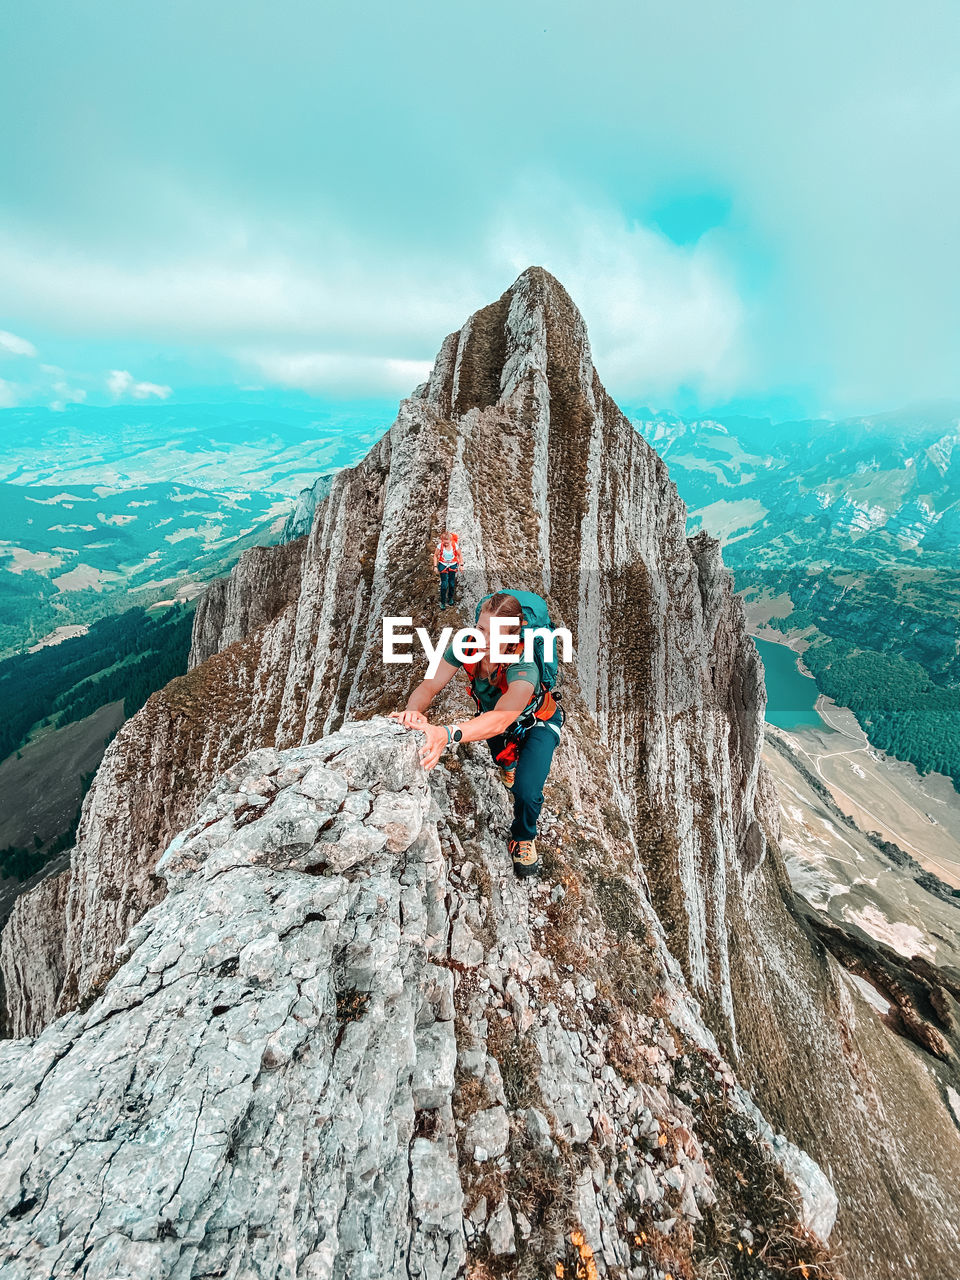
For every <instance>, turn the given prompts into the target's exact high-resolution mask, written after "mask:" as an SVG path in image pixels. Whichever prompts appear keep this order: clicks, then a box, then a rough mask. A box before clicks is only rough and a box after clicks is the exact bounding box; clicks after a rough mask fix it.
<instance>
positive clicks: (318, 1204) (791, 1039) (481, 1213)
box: [0, 268, 960, 1280]
mask: <svg viewBox="0 0 960 1280" xmlns="http://www.w3.org/2000/svg"><path fill="white" fill-rule="evenodd" d="M316 497H317V498H318V501H317V502H316V507H315V511H314V512H313V516H312V523H311V525H310V530H309V533H308V534H306V535H305V536H304V537H301V538H298V539H295V540H294V541H292V542H289V543H287V544H285V545H282V546H279V547H273V548H263V549H255V550H254V551H252V552H249V553H246V554H245V555H244V557H243V558H242V559H241V561H240V563H239V564H238V566H237V568H236V569H235V570H234V572H233V573H232V574H231V576H230V578H229V579H228V580H226V581H225V582H223V583H220V584H215V585H214V586H213V587H211V589H210V590H209V591H208V592H207V593H206V595H205V596H204V598H203V599H202V600H201V602H200V604H199V606H198V610H197V616H196V622H195V627H194V637H193V648H192V654H191V670H190V671H189V673H188V674H187V675H186V676H185V677H182V678H181V679H179V680H175V681H173V682H172V683H171V684H170V685H168V686H167V688H166V689H164V690H162V691H161V692H160V693H158V694H156V695H154V696H153V697H152V698H151V699H150V700H149V701H148V703H147V704H146V706H145V707H144V708H143V709H142V710H141V711H140V712H139V713H138V714H137V715H136V716H134V717H133V718H132V719H131V720H130V721H128V722H127V723H126V724H125V725H124V726H123V728H122V729H121V731H120V733H119V734H118V735H117V737H116V738H115V739H114V741H113V743H112V744H111V746H110V747H109V749H108V751H107V754H106V755H105V757H104V761H103V764H102V765H101V768H100V771H99V773H98V776H97V779H96V780H95V783H94V786H93V788H92V789H91V792H90V794H89V796H88V798H87V801H86V804H85V806H84V812H83V816H82V820H81V824H80V829H79V831H78V839H77V847H76V849H75V850H74V853H73V856H72V861H71V866H70V869H69V871H68V872H65V873H63V875H62V876H60V877H57V878H56V879H51V880H48V881H46V882H44V883H43V884H41V885H40V886H39V887H38V889H36V890H34V891H33V892H32V893H30V894H28V895H26V896H25V897H24V898H22V899H21V900H20V901H19V902H18V904H17V907H16V909H15V911H14V914H13V916H12V917H11V920H10V922H9V924H8V926H7V927H6V929H5V930H4V933H3V936H2V939H0V965H2V971H3V977H4V983H5V986H6V992H7V1002H8V1010H9V1019H10V1024H11V1029H12V1030H13V1031H14V1033H15V1034H17V1035H19V1036H24V1037H32V1036H37V1035H38V1033H39V1038H38V1039H36V1040H30V1039H21V1040H18V1041H15V1042H12V1043H10V1044H7V1045H5V1046H3V1050H4V1052H3V1058H2V1061H0V1086H2V1088H3V1090H4V1092H3V1095H2V1099H3V1103H2V1105H3V1107H4V1112H3V1118H4V1121H6V1124H5V1127H3V1128H2V1129H0V1144H2V1145H0V1151H2V1156H3V1168H4V1182H3V1183H2V1184H0V1186H2V1193H3V1199H2V1203H0V1210H2V1211H3V1212H5V1213H6V1215H7V1216H6V1217H5V1218H4V1219H3V1220H2V1222H0V1245H2V1246H3V1247H4V1248H6V1249H7V1250H8V1253H7V1258H8V1265H10V1266H16V1267H18V1268H19V1272H14V1273H12V1274H19V1275H23V1276H30V1277H33V1276H40V1275H41V1274H42V1275H44V1276H45V1275H47V1274H51V1273H52V1274H66V1273H68V1272H69V1273H71V1274H81V1275H89V1276H117V1275H120V1274H124V1273H125V1272H124V1268H126V1269H128V1270H130V1271H133V1270H136V1271H138V1272H140V1271H142V1272H143V1273H144V1274H146V1275H151V1276H152V1275H157V1276H167V1275H177V1276H189V1275H195V1276H200V1275H210V1274H226V1275H234V1276H244V1277H247V1276H249V1277H251V1278H252V1277H253V1276H254V1275H256V1276H273V1275H277V1276H279V1275H284V1274H300V1275H304V1276H311V1277H314V1276H317V1277H319V1276H328V1275H329V1276H345V1275H350V1276H353V1275H369V1276H374V1275H388V1274H399V1275H404V1274H406V1275H411V1276H414V1275H417V1276H431V1277H433V1276H438V1277H439V1276H446V1275H456V1274H461V1273H467V1274H470V1275H471V1277H472V1280H486V1277H488V1276H491V1275H524V1276H527V1275H529V1276H534V1275H535V1276H540V1275H543V1274H545V1273H552V1274H560V1273H559V1272H557V1271H556V1268H557V1267H560V1268H562V1269H563V1274H565V1275H575V1274H578V1272H577V1268H580V1269H581V1271H582V1274H585V1275H592V1274H602V1275H610V1276H618V1277H624V1276H629V1277H631V1278H632V1280H634V1278H635V1280H639V1278H640V1277H644V1278H645V1280H649V1278H650V1277H653V1278H656V1277H658V1276H662V1275H666V1274H668V1273H669V1274H671V1275H673V1276H683V1277H693V1276H700V1275H704V1276H706V1275H710V1274H723V1273H724V1269H725V1270H726V1273H727V1274H731V1275H741V1274H742V1275H767V1276H774V1275H786V1274H798V1273H799V1272H798V1269H799V1268H802V1267H806V1268H807V1269H808V1271H809V1273H810V1274H811V1275H818V1276H821V1277H827V1276H832V1275H839V1274H840V1270H841V1269H842V1271H843V1274H844V1275H845V1276H846V1277H847V1280H883V1278H885V1277H890V1280H892V1278H893V1277H898V1278H899V1277H916V1278H918V1280H927V1278H928V1277H933V1276H941V1275H946V1274H950V1273H951V1272H952V1271H955V1270H956V1263H957V1259H958V1257H960V1241H958V1234H957V1225H956V1224H957V1222H958V1220H960V1212H958V1210H960V1204H958V1193H957V1187H958V1185H960V1144H958V1141H957V1129H956V1125H955V1123H954V1121H953V1120H952V1118H951V1115H950V1112H949V1110H948V1109H947V1107H946V1106H945V1105H944V1103H943V1101H942V1099H941V1097H940V1093H939V1086H938V1084H937V1082H936V1080H935V1079H934V1077H933V1076H932V1074H931V1073H930V1072H929V1071H928V1070H927V1067H926V1064H925V1061H924V1057H923V1054H922V1052H920V1051H918V1050H917V1049H916V1047H915V1046H913V1045H910V1044H908V1043H907V1042H906V1041H904V1040H902V1039H900V1038H899V1037H897V1036H895V1035H894V1034H892V1033H891V1031H890V1030H889V1029H888V1028H887V1027H885V1026H883V1025H882V1024H881V1022H880V1021H879V1019H878V1018H877V1016H876V1014H875V1012H874V1011H873V1010H872V1009H871V1008H870V1007H869V1005H868V1004H867V1003H866V1001H864V1000H863V998H862V997H861V996H860V995H859V993H858V991H857V989H856V987H855V985H854V984H853V983H852V982H851V981H849V980H848V978H847V977H846V976H845V975H844V974H843V972H842V971H841V970H840V968H839V967H838V965H837V964H836V963H835V962H834V961H833V960H832V959H831V958H830V956H829V955H828V954H827V953H826V952H825V950H824V948H823V946H822V944H821V943H820V941H819V940H818V939H817V938H816V936H815V935H814V934H813V933H812V932H811V931H810V929H809V927H808V926H807V925H806V923H805V922H804V920H803V919H802V918H801V917H800V916H799V915H798V913H797V912H796V910H795V908H794V904H793V899H792V894H791V891H790V888H789V884H788V882H787V878H786V875H785V872H784V868H783V863H782V859H781V857H780V854H779V850H778V847H777V838H778V802H777V797H776V795H775V792H774V790H773V787H772V784H771V783H770V780H769V778H768V777H767V775H766V773H765V770H764V769H763V767H762V765H761V762H760V746H761V737H762V719H763V705H764V692H763V681H762V671H761V669H760V664H759V661H758V658H757V655H756V651H755V649H754V646H753V644H752V642H751V641H750V640H749V638H748V637H747V636H746V635H745V634H744V629H743V616H742V609H741V606H740V603H739V601H738V600H737V598H736V597H734V596H733V594H732V591H731V587H730V582H729V579H728V576H727V575H726V573H725V571H724V569H723V566H722V563H721V560H720V554H719V548H718V547H717V544H716V543H714V542H711V541H710V540H709V539H708V538H706V537H705V536H702V535H701V536H699V537H697V538H695V539H692V540H688V539H687V538H686V536H685V511H684V508H683V505H682V503H681V502H680V501H679V499H678V498H677V495H676V491H675V489H674V487H673V486H672V484H671V483H670V481H669V477H668V475H667V473H666V469H665V467H664V465H663V463H662V462H661V460H660V459H659V458H658V457H657V455H656V454H655V453H654V452H653V451H652V450H651V449H650V448H649V447H648V446H647V445H646V444H645V443H644V441H643V440H642V439H641V438H640V437H639V436H638V435H637V434H636V432H634V431H633V430H632V428H631V427H630V424H629V423H628V422H627V421H626V420H625V419H624V417H623V415H622V414H621V413H620V411H619V410H618V409H617V407H616V405H615V404H614V403H613V402H612V401H611V400H610V398H609V396H608V395H607V394H606V392H605V391H604V389H603V387H602V385H601V383H600V381H599V378H598V377H597V374H596V371H595V370H594V367H593V363H592V359H591V356H590V349H589V343H588V341H587V335H586V331H585V328H584V325H583V321H582V319H581V317H580V315H579V313H578V312H577V310H576V308H575V307H574V306H573V303H572V302H571V301H570V299H569V297H568V296H567V294H566V293H565V291H564V290H563V288H562V287H561V286H560V285H559V284H558V283H557V281H555V280H554V279H553V278H552V277H551V276H550V275H549V274H548V273H547V272H545V271H543V270H542V269H540V268H531V269H530V270H528V271H526V272H524V273H523V275H522V276H521V277H520V278H519V279H518V280H517V281H516V283H515V284H514V285H513V286H512V287H511V288H510V289H509V290H508V291H507V292H506V293H505V294H504V295H503V297H502V298H500V299H499V300H498V301H497V302H496V303H493V304H492V305H491V306H489V307H486V308H484V309H482V310H481V311H479V312H477V313H476V314H475V315H474V316H472V317H471V318H470V319H469V320H468V321H467V323H466V324H465V325H464V327H463V328H462V329H461V330H460V331H458V332H457V333H455V334H452V335H451V336H450V337H449V338H448V339H447V340H446V341H445V342H444V344H443V347H442V349H441V352H440V354H439V356H438V358H437V361H436V364H435V366H434V369H433V373H432V375H431V377H430V379H429V381H428V382H427V383H426V384H425V385H424V386H423V387H420V388H418V389H417V391H416V392H415V394H414V395H413V396H412V397H411V398H410V399H408V400H406V401H404V402H403V403H402V404H401V406H400V410H399V415H398V418H397V421H396V422H395V423H394V425H393V427H392V428H391V429H390V431H389V432H388V433H387V434H386V435H385V436H384V437H383V439H382V440H381V441H380V442H379V443H378V444H377V445H376V446H375V447H374V448H373V449H372V450H371V452H370V453H369V454H368V456H367V457H366V458H365V459H364V461H363V462H361V463H360V464H359V465H358V466H357V467H355V468H353V469H352V470H349V471H344V472H341V473H338V474H337V475H336V476H335V477H334V478H333V481H332V484H331V485H330V489H329V492H328V493H326V494H325V496H321V494H320V493H319V492H318V494H317V495H316ZM307 505H309V504H307ZM304 512H305V513H306V516H307V517H308V516H309V513H308V512H307V511H306V507H304ZM444 526H450V527H453V528H455V529H457V530H458V531H459V532H460V536H461V546H462V548H463V550H464V553H465V557H466V572H465V575H464V577H465V579H466V581H465V583H464V594H465V595H466V596H467V597H470V598H475V597H476V595H479V594H480V593H482V592H485V591H487V590H493V589H497V588H499V587H505V586H514V587H522V588H529V589H532V590H537V591H541V592H542V593H543V594H545V595H547V596H548V598H549V600H550V604H551V609H552V612H553V615H554V618H555V621H556V622H558V623H563V624H564V625H566V626H567V627H569V628H570V629H571V631H572V632H573V635H574V640H575V644H576V650H577V661H576V664H575V668H574V669H573V670H571V671H569V673H568V677H567V682H566V685H565V689H564V702H565V705H566V707H567V710H568V723H567V726H566V728H565V730H564V734H563V741H562V743H561V746H560V748H559V749H558V752H557V756H556V760H555V765H554V770H553V773H552V776H551V780H550V783H549V785H548V790H547V809H546V811H545V823H544V831H543V837H542V841H541V844H542V853H543V857H544V860H545V865H546V875H545V879H544V883H543V884H542V885H538V886H533V887H529V886H520V885H517V884H514V882H513V881H512V879H511V877H510V873H509V864H508V862H507V859H506V855H505V850H504V839H505V834H506V802H507V796H506V793H505V792H503V790H502V788H501V787H500V785H499V783H498V782H496V781H495V780H494V778H493V776H492V770H491V768H490V765H489V757H488V755H487V754H486V751H485V748H484V747H483V746H477V747H472V748H468V749H466V750H465V751H464V752H463V755H462V759H461V760H459V761H458V760H457V759H453V758H450V759H448V760H447V761H446V762H445V764H444V765H443V766H442V767H441V768H439V769H438V770H437V771H435V773H434V774H433V775H431V777H430V779H429V783H428V780H427V779H426V778H425V777H424V775H423V774H422V772H421V771H420V770H419V766H418V765H417V764H416V761H415V758H414V755H413V744H414V742H415V736H414V735H407V734H404V733H403V732H402V731H400V730H397V729H394V728H393V727H392V726H390V725H388V724H387V723H386V722H384V721H382V720H379V719H375V718H374V717H376V716H377V715H378V714H379V713H382V712H385V711H388V710H392V709H394V708H395V707H396V706H397V705H399V704H401V703H402V701H403V699H404V698H405V696H406V692H407V691H408V689H409V688H410V687H411V685H412V683H413V682H414V681H415V680H416V679H417V678H419V675H420V672H419V671H417V670H416V669H415V668H410V667H402V666H400V667H398V666H393V667H385V666H383V665H382V663H381V661H380V619H381V617H382V616H383V615H385V614H390V615H400V616H405V615H412V616H413V617H414V619H415V621H416V622H418V623H420V624H422V625H425V626H427V627H429V628H430V629H431V630H435V629H437V626H438V622H439V619H438V615H437V612H436V606H435V603H434V584H433V578H432V575H431V574H430V573H429V560H428V553H429V550H430V548H431V547H432V545H433V544H434V541H435V538H436V535H437V534H438V532H439V530H440V529H441V528H443V527H444ZM462 620H463V621H466V614H464V615H463V619H462ZM458 697H462V693H460V694H458V693H457V692H456V691H454V690H452V689H451V691H450V694H449V698H448V699H447V701H446V703H445V705H444V706H443V707H441V708H440V709H439V714H440V715H442V716H444V717H445V718H446V717H447V716H452V715H454V714H457V713H458V712H459V713H460V714H465V713H467V712H468V708H467V705H466V703H465V702H458V701H457V699H458ZM207 797H209V798H207ZM180 832H183V834H182V835H180V834H178V833H180ZM165 849H166V852H164V850H165ZM161 855H162V857H161ZM158 862H159V867H158ZM118 948H119V952H118ZM53 1019H58V1020H56V1021H52V1020H53ZM47 1024H50V1025H47ZM44 1027H46V1030H42V1028H44ZM98 1126H99V1127H98ZM781 1135H782V1136H781ZM934 1150H936V1151H937V1152H938V1159H937V1162H936V1164H935V1165H934V1164H933V1163H932V1162H931V1160H930V1157H929V1153H930V1152H931V1151H934ZM834 1193H836V1196H835V1195H834ZM835 1212H836V1225H835V1226H834V1225H833V1218H834V1213H835ZM831 1228H832V1230H831ZM827 1239H828V1240H829V1250H828V1251H826V1250H825V1248H824V1243H823V1242H824V1241H825V1240H827ZM761 1267H762V1268H763V1270H760V1268H761ZM58 1268H59V1270H58Z"/></svg>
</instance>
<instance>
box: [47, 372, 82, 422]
mask: <svg viewBox="0 0 960 1280" xmlns="http://www.w3.org/2000/svg"><path fill="white" fill-rule="evenodd" d="M56 372H58V373H59V372H61V370H56ZM53 391H54V395H55V397H56V399H54V400H51V402H50V408H51V409H53V410H55V411H56V412H57V413H62V412H63V410H64V409H66V407H67V405H68V404H83V402H84V400H86V398H87V393H86V391H85V390H84V389H83V387H71V386H70V384H69V383H67V382H64V381H63V379H62V378H59V379H58V380H57V381H56V382H54V384H53Z"/></svg>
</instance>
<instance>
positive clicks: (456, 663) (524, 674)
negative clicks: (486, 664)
mask: <svg viewBox="0 0 960 1280" xmlns="http://www.w3.org/2000/svg"><path fill="white" fill-rule="evenodd" d="M443 660H444V662H449V663H450V665H451V666H452V667H462V666H463V663H462V662H461V661H460V659H459V658H458V657H457V656H456V654H455V653H454V652H453V644H452V642H451V643H450V644H448V645H447V647H446V649H444V651H443ZM503 669H504V671H505V672H506V675H507V684H508V685H511V684H513V682H514V681H515V680H528V681H529V682H530V684H532V685H533V696H534V697H536V695H537V693H538V692H539V689H540V671H539V669H538V667H537V664H536V663H535V662H524V661H523V659H522V658H521V660H520V661H519V662H505V663H504V664H503ZM473 688H474V691H475V692H476V695H477V698H478V700H479V702H480V706H481V707H482V708H483V710H484V711H492V710H493V709H494V707H495V706H496V705H497V703H498V702H499V701H500V699H501V697H502V696H503V690H502V689H499V688H498V687H497V686H496V685H495V684H491V683H490V681H489V680H485V679H484V677H483V676H481V675H478V676H477V678H476V680H475V681H474V682H473Z"/></svg>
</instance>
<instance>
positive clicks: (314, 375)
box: [246, 351, 432, 395]
mask: <svg viewBox="0 0 960 1280" xmlns="http://www.w3.org/2000/svg"><path fill="white" fill-rule="evenodd" d="M246 359H247V360H248V361H249V362H250V363H251V364H253V365H254V366H256V368H257V369H259V370H260V372H261V373H262V374H263V376H264V377H265V378H266V379H267V380H268V381H270V382H273V383H276V384H278V385H279V386H283V387H296V388H297V389H298V390H300V391H311V392H317V391H329V390H337V391H354V392H356V391H361V392H364V391H365V392H367V393H369V394H376V393H379V392H384V393H390V394H394V395H406V394H408V393H409V392H410V391H412V390H413V388H414V387H415V386H417V385H418V384H419V383H421V382H424V381H426V379H427V378H428V377H429V375H430V370H431V368H432V361H430V360H400V359H396V358H384V357H380V356H356V355H344V354H341V353H338V352H322V351H312V352H294V353H290V352H264V353H256V352H248V353H246Z"/></svg>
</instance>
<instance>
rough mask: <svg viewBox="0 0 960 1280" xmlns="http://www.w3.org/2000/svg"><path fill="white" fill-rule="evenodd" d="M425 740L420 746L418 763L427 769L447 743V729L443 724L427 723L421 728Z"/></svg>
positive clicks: (434, 762)
mask: <svg viewBox="0 0 960 1280" xmlns="http://www.w3.org/2000/svg"><path fill="white" fill-rule="evenodd" d="M423 732H424V734H425V736H426V742H424V744H423V746H422V747H421V748H420V763H421V764H422V765H423V767H424V768H425V769H427V770H429V769H432V768H433V766H434V765H435V764H436V763H437V761H438V760H439V759H440V757H441V756H442V755H443V749H444V747H445V746H446V745H447V731H446V729H444V727H443V725H438V724H428V725H427V726H426V728H425V729H424V730H423Z"/></svg>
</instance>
